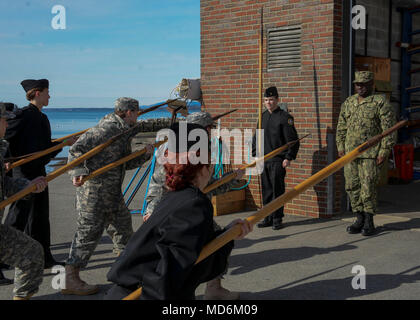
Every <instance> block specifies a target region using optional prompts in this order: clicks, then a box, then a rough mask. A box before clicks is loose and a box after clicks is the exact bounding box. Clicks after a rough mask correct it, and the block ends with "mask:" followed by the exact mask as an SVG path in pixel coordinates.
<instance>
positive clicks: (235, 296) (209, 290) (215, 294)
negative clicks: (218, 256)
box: [204, 278, 240, 300]
mask: <svg viewBox="0 0 420 320" xmlns="http://www.w3.org/2000/svg"><path fill="white" fill-rule="evenodd" d="M239 298H240V294H239V292H235V291H229V290H227V289H225V288H223V287H222V279H221V278H216V279H213V280H210V281H209V282H207V287H206V292H205V294H204V300H239Z"/></svg>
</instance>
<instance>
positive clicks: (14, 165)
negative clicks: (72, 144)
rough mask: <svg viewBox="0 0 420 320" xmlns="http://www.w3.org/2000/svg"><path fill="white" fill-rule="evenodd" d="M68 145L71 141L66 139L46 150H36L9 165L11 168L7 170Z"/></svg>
mask: <svg viewBox="0 0 420 320" xmlns="http://www.w3.org/2000/svg"><path fill="white" fill-rule="evenodd" d="M68 145H69V142H68V141H64V142H62V143H60V144H57V145H55V146H53V147H51V148H48V149H45V150H42V151H39V152H35V153H33V154H32V155H30V156H28V157H26V158H24V159H21V160H19V161H16V162H13V163H12V164H11V165H10V166H9V169H8V170H7V171H10V170H12V169H13V168H16V167H19V166H21V165H24V164H25V163H28V162H31V161H32V160H35V159H38V158H41V157H43V156H45V155H47V154H50V153H52V152H54V151H56V150H59V149H62V148H63V147H65V146H68Z"/></svg>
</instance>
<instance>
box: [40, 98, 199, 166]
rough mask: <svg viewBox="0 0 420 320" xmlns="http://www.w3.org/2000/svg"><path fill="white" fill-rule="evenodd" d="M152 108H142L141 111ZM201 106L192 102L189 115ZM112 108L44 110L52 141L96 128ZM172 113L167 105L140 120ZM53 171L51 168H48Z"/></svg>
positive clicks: (62, 153)
mask: <svg viewBox="0 0 420 320" xmlns="http://www.w3.org/2000/svg"><path fill="white" fill-rule="evenodd" d="M148 107H150V106H141V107H140V108H141V109H144V108H148ZM200 110H201V105H200V103H198V102H192V103H191V104H189V106H188V111H189V113H194V112H199V111H200ZM113 111H114V109H112V108H48V107H46V108H43V109H42V112H44V113H45V114H46V115H47V116H48V119H49V120H50V124H51V136H52V139H57V138H60V137H64V136H66V135H69V134H72V133H75V132H78V131H82V130H85V129H88V128H91V127H93V126H95V125H96V124H97V123H98V122H99V120H100V119H102V118H103V117H104V116H105V115H107V114H109V113H111V112H113ZM170 117H171V113H170V112H169V111H168V110H166V105H165V106H162V107H160V108H158V109H157V110H155V111H152V112H149V113H146V114H143V115H141V116H140V117H139V118H138V119H139V120H141V119H152V118H170ZM68 149H69V147H65V148H64V149H63V150H62V151H61V152H60V153H59V154H58V155H57V156H56V157H57V158H60V157H67V155H68ZM48 169H49V170H48V171H51V168H48Z"/></svg>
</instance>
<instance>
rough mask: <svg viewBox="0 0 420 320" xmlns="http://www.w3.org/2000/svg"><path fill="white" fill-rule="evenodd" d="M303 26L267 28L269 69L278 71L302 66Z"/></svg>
mask: <svg viewBox="0 0 420 320" xmlns="http://www.w3.org/2000/svg"><path fill="white" fill-rule="evenodd" d="M301 38H302V26H301V25H294V26H286V27H278V28H273V29H268V30H267V69H268V71H278V70H284V69H298V68H300V67H301Z"/></svg>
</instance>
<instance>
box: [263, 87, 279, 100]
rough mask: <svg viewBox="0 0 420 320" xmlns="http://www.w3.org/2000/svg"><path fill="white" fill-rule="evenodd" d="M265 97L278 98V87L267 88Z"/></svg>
mask: <svg viewBox="0 0 420 320" xmlns="http://www.w3.org/2000/svg"><path fill="white" fill-rule="evenodd" d="M264 97H265V98H270V97H274V98H278V97H279V93H278V91H277V88H276V87H270V88H267V89H265V92H264Z"/></svg>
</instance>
